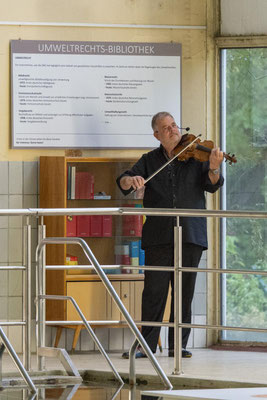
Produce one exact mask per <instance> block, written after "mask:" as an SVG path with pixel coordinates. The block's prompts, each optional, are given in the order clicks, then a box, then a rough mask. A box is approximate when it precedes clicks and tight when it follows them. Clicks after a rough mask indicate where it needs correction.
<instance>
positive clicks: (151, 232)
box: [117, 112, 224, 358]
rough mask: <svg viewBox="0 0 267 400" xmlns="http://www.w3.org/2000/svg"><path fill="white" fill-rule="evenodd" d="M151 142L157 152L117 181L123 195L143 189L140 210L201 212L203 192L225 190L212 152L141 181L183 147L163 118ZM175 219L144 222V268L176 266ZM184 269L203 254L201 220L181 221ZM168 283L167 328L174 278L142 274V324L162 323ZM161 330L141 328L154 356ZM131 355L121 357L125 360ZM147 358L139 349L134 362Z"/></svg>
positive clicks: (157, 118) (190, 280) (189, 288)
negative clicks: (204, 158)
mask: <svg viewBox="0 0 267 400" xmlns="http://www.w3.org/2000/svg"><path fill="white" fill-rule="evenodd" d="M152 129H153V132H154V136H155V138H156V139H158V140H159V142H160V146H159V147H158V148H156V149H154V150H152V151H150V152H148V153H146V154H143V156H142V157H141V158H140V159H139V160H138V161H137V163H136V164H135V165H134V166H133V167H132V168H131V169H130V170H127V171H125V172H124V173H123V174H122V175H120V176H119V177H118V178H117V184H118V186H119V187H120V189H121V191H122V192H123V193H124V194H125V195H127V194H129V193H130V192H131V191H132V190H139V189H141V188H144V186H145V191H144V199H143V205H144V207H146V208H181V209H182V208H188V209H205V208H206V201H205V192H209V193H214V192H216V191H217V190H218V189H219V188H220V187H221V186H222V185H223V181H224V179H223V177H222V176H221V174H220V165H221V163H222V161H223V152H222V151H220V149H219V148H213V149H212V150H211V152H210V156H209V161H206V162H200V161H197V160H195V159H194V158H193V157H191V158H189V159H188V160H186V161H179V160H178V159H177V158H175V159H174V160H173V161H172V162H170V163H169V164H168V165H167V166H166V167H165V168H163V169H162V170H161V171H160V172H159V173H158V174H157V175H155V176H154V177H153V178H152V179H151V180H149V181H148V182H147V183H145V180H146V179H147V178H148V177H149V176H151V175H152V174H153V173H154V172H155V171H156V170H158V169H159V168H160V167H161V166H162V165H164V164H165V163H166V162H167V161H168V160H170V159H172V158H173V157H174V155H175V154H176V153H175V151H174V149H175V147H176V146H177V145H178V144H179V142H180V141H181V137H182V135H181V133H180V130H179V128H178V126H177V125H176V123H175V120H174V118H173V117H172V115H171V114H169V113H167V112H159V113H157V114H156V115H154V117H153V118H152ZM175 224H176V218H175V217H158V216H147V218H146V221H145V224H144V226H143V231H142V248H143V249H144V250H145V265H146V266H149V265H151V266H173V265H174V226H175ZM180 225H181V226H182V266H183V267H198V264H199V261H200V258H201V255H202V252H203V250H206V249H207V246H208V244H207V222H206V218H203V217H181V218H180ZM195 282H196V273H192V272H188V273H183V279H182V298H183V301H182V321H183V322H184V323H191V303H192V300H193V295H194V288H195ZM170 283H171V288H172V292H171V313H170V322H173V321H174V292H173V291H174V288H173V286H174V276H173V272H164V271H156V272H155V271H145V280H144V290H143V294H142V321H157V322H161V321H162V318H163V314H164V310H165V306H166V300H167V296H168V290H169V284H170ZM159 334H160V327H150V326H143V327H142V335H143V336H144V338H145V340H146V341H147V344H148V345H149V347H150V348H151V350H152V352H153V353H155V352H156V348H157V343H158V338H159ZM189 334H190V329H189V328H183V330H182V348H183V350H182V357H187V358H190V357H191V356H192V354H191V352H190V351H188V350H186V346H187V342H188V338H189ZM168 341H169V357H173V356H174V329H173V328H169V335H168ZM128 356H129V353H128V352H127V353H124V354H123V357H124V358H128ZM142 357H146V355H145V354H144V352H143V351H142V349H141V348H138V351H137V352H136V358H142Z"/></svg>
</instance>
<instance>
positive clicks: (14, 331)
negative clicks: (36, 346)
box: [7, 326, 23, 353]
mask: <svg viewBox="0 0 267 400" xmlns="http://www.w3.org/2000/svg"><path fill="white" fill-rule="evenodd" d="M7 337H8V340H9V341H10V343H11V345H12V347H13V348H14V350H15V352H16V353H22V350H23V346H22V326H9V327H8V334H7Z"/></svg>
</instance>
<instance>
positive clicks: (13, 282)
mask: <svg viewBox="0 0 267 400" xmlns="http://www.w3.org/2000/svg"><path fill="white" fill-rule="evenodd" d="M8 295H9V296H22V271H8Z"/></svg>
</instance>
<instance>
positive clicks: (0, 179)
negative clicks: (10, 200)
mask: <svg viewBox="0 0 267 400" xmlns="http://www.w3.org/2000/svg"><path fill="white" fill-rule="evenodd" d="M0 170H1V174H0V194H8V161H0Z"/></svg>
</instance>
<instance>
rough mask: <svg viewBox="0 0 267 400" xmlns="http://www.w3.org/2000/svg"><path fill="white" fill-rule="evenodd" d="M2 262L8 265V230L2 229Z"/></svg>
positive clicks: (0, 232)
mask: <svg viewBox="0 0 267 400" xmlns="http://www.w3.org/2000/svg"><path fill="white" fill-rule="evenodd" d="M0 262H1V263H5V264H6V265H7V263H8V229H0Z"/></svg>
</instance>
